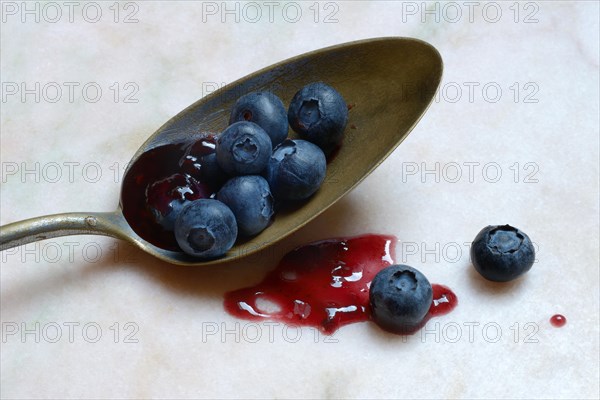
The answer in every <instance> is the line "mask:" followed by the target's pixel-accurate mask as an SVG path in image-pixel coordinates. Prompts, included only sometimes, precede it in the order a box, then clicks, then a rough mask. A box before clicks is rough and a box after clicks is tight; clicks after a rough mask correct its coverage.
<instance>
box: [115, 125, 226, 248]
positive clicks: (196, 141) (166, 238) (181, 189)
mask: <svg viewBox="0 0 600 400" xmlns="http://www.w3.org/2000/svg"><path fill="white" fill-rule="evenodd" d="M215 141H216V140H215V137H214V135H212V134H209V133H206V134H198V135H195V136H194V137H192V138H191V139H190V141H189V142H185V143H174V144H167V145H164V146H160V147H157V148H154V149H152V150H150V151H147V152H145V153H143V154H142V155H141V156H140V157H139V158H138V159H137V160H136V161H135V163H134V164H132V165H131V166H130V167H129V168H128V170H127V172H126V173H125V177H124V178H123V185H122V189H121V207H122V209H123V215H124V216H125V219H126V220H127V222H128V223H129V225H130V226H131V228H132V229H133V230H134V231H135V232H136V233H137V234H138V235H140V237H142V239H144V240H146V241H148V242H150V243H152V244H153V245H155V246H158V247H160V248H163V249H166V250H173V251H180V249H179V246H178V245H177V242H176V240H175V235H174V234H173V231H171V230H167V229H165V228H164V227H163V226H161V225H160V224H159V222H158V221H157V215H156V214H157V211H158V212H160V213H166V212H167V210H166V209H167V208H168V207H170V205H169V204H170V202H171V201H173V200H177V199H181V200H184V199H185V200H195V199H199V198H207V197H209V196H211V195H212V194H213V193H214V191H215V190H216V188H212V187H210V186H208V185H207V184H205V183H203V182H202V180H201V177H200V172H201V164H200V157H202V156H205V155H208V154H211V153H214V152H215ZM167 183H169V184H172V186H173V188H172V190H169V188H165V187H163V186H165V185H166V184H167ZM157 188H160V190H157ZM149 203H150V204H154V207H151V206H149ZM159 220H160V218H159Z"/></svg>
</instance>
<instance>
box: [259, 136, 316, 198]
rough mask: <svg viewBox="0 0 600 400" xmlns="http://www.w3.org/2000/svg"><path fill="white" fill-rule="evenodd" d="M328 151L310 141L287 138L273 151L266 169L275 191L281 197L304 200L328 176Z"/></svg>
mask: <svg viewBox="0 0 600 400" xmlns="http://www.w3.org/2000/svg"><path fill="white" fill-rule="evenodd" d="M326 166H327V162H326V161H325V154H323V151H321V149H319V148H318V147H317V146H315V145H314V144H312V143H310V142H307V141H306V140H291V139H287V140H284V141H283V142H282V143H281V144H280V145H279V146H277V147H276V148H275V150H274V151H273V155H272V156H271V158H270V159H269V165H268V166H267V169H266V173H265V174H266V177H267V181H268V182H269V185H270V186H271V191H272V192H273V194H274V195H275V197H276V198H278V199H284V200H302V199H306V198H308V197H310V196H311V195H312V194H313V193H315V192H316V191H317V190H318V189H319V186H321V183H323V180H324V179H325V171H326Z"/></svg>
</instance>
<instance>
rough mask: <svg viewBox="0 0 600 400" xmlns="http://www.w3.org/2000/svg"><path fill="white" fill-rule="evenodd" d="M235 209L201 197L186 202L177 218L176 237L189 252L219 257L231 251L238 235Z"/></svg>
mask: <svg viewBox="0 0 600 400" xmlns="http://www.w3.org/2000/svg"><path fill="white" fill-rule="evenodd" d="M237 233H238V229H237V224H236V221H235V216H234V215H233V212H232V211H231V210H230V209H229V207H227V206H226V205H225V204H223V203H221V202H220V201H218V200H213V199H200V200H195V201H192V202H190V203H189V204H187V205H185V206H184V207H183V209H182V210H181V212H180V213H179V216H178V217H177V219H176V220H175V239H177V243H178V244H179V247H181V249H182V250H183V251H184V252H186V253H187V254H189V255H191V256H194V257H199V258H204V259H208V258H216V257H220V256H222V255H224V254H225V253H227V251H228V250H229V249H231V247H232V246H233V244H234V243H235V240H236V238H237Z"/></svg>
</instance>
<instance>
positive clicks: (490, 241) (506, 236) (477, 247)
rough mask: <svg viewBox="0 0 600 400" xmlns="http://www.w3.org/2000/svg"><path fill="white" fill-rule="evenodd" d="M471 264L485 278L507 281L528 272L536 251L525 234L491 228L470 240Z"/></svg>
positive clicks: (515, 229) (510, 229)
mask: <svg viewBox="0 0 600 400" xmlns="http://www.w3.org/2000/svg"><path fill="white" fill-rule="evenodd" d="M471 261H472V262H473V266H474V267H475V269H476V270H477V272H479V273H480V274H481V275H482V276H483V277H484V278H485V279H488V280H490V281H494V282H508V281H512V280H513V279H516V278H518V277H519V276H521V275H523V274H524V273H525V272H527V271H529V270H530V269H531V267H532V266H533V263H534V261H535V250H534V248H533V243H532V242H531V240H530V239H529V236H527V234H525V232H523V231H521V230H519V229H517V228H515V227H512V226H510V225H493V226H492V225H490V226H487V227H485V228H483V229H482V230H481V231H480V232H479V233H478V234H477V236H476V237H475V240H473V244H472V245H471Z"/></svg>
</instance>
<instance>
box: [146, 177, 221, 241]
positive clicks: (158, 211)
mask: <svg viewBox="0 0 600 400" xmlns="http://www.w3.org/2000/svg"><path fill="white" fill-rule="evenodd" d="M210 194H211V189H210V188H209V187H208V186H207V185H205V184H203V183H200V182H198V181H197V180H196V179H194V178H192V177H191V176H189V175H187V174H180V173H177V174H173V175H171V176H169V177H167V178H164V179H161V180H158V181H156V182H154V183H152V184H150V185H148V187H147V188H146V205H147V207H148V210H149V211H150V213H151V214H152V216H153V217H154V220H155V221H156V222H157V223H158V224H159V225H160V226H161V227H162V228H163V229H165V230H167V231H172V230H173V227H174V224H175V219H177V216H178V215H179V213H180V212H181V209H182V208H183V206H185V205H186V204H187V203H189V202H190V201H192V200H196V199H200V198H208V197H209V196H210Z"/></svg>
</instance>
